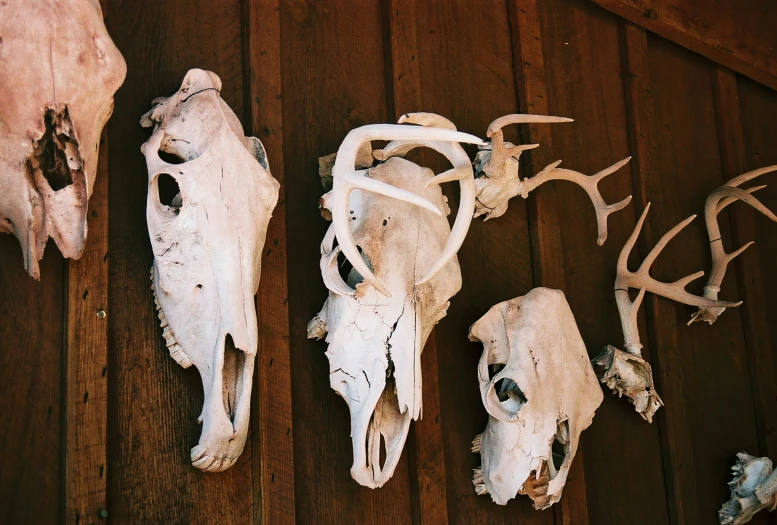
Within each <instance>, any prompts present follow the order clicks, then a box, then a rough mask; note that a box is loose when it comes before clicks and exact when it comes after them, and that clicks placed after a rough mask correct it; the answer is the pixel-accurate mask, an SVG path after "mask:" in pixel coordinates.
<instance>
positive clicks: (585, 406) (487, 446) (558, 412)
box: [469, 288, 604, 509]
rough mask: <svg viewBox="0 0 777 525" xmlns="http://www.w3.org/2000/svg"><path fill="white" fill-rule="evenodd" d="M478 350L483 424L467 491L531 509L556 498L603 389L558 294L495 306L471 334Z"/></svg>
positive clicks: (545, 291)
mask: <svg viewBox="0 0 777 525" xmlns="http://www.w3.org/2000/svg"><path fill="white" fill-rule="evenodd" d="M469 338H470V340H472V341H480V342H482V343H483V355H482V356H481V358H480V362H479V364H478V381H479V383H480V396H481V398H482V400H483V405H484V406H485V407H486V411H487V412H488V415H489V418H488V423H487V424H486V429H485V430H484V431H483V433H482V434H480V435H478V436H477V437H476V438H475V440H474V441H473V443H472V445H473V446H472V451H473V452H479V453H480V456H481V459H482V462H483V463H482V466H481V467H480V468H478V469H475V475H474V477H473V483H474V485H475V490H476V491H477V493H478V494H490V495H491V498H492V499H493V500H494V502H495V503H498V504H500V505H505V504H506V503H507V502H508V500H510V499H512V498H514V497H515V496H516V494H525V495H527V496H529V497H530V498H531V499H532V501H533V502H534V508H535V509H545V508H547V507H549V506H550V505H553V504H554V503H556V502H557V501H558V500H559V499H560V498H561V491H562V490H563V489H564V484H565V483H566V480H567V475H568V473H569V468H570V466H571V464H572V460H573V459H574V457H575V453H576V452H577V447H578V444H579V442H580V434H581V433H582V431H583V430H585V429H586V428H588V426H589V425H590V424H591V422H592V420H593V417H594V412H595V411H596V409H597V408H598V407H599V405H600V404H601V402H602V399H603V397H604V396H603V394H602V389H601V388H600V387H599V383H598V381H597V379H596V374H594V371H593V369H592V368H591V363H590V362H589V360H588V352H587V351H586V347H585V344H584V343H583V339H582V337H581V336H580V332H579V330H578V328H577V324H576V323H575V318H574V316H573V315H572V311H571V310H570V308H569V305H568V304H567V301H566V298H565V297H564V294H563V292H561V291H560V290H552V289H550V288H535V289H533V290H531V291H530V292H529V293H527V294H526V295H525V296H523V297H518V298H516V299H512V300H510V301H505V302H503V303H499V304H497V305H495V306H493V307H492V308H491V309H490V310H489V311H488V312H487V313H486V315H484V316H483V317H481V318H480V319H479V320H478V321H477V322H475V324H473V325H472V326H471V327H470V334H469Z"/></svg>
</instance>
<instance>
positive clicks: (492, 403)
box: [486, 363, 528, 421]
mask: <svg viewBox="0 0 777 525" xmlns="http://www.w3.org/2000/svg"><path fill="white" fill-rule="evenodd" d="M504 367H505V365H504V364H501V363H497V364H491V365H489V366H488V375H489V379H490V385H489V388H488V394H487V404H486V408H487V409H488V411H489V413H490V414H491V415H492V416H494V417H495V418H497V419H500V420H503V421H509V420H511V419H512V418H513V417H514V416H515V414H517V413H518V411H520V410H521V407H523V405H525V404H526V403H527V401H528V399H527V398H526V395H525V394H524V393H523V391H522V390H521V388H520V387H519V386H518V383H517V382H516V381H515V380H514V379H512V378H511V377H507V376H503V377H500V378H498V379H497V377H496V376H497V375H498V374H499V372H500V371H502V369H503V368H504ZM495 379H496V380H495Z"/></svg>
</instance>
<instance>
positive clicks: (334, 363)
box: [308, 114, 480, 488]
mask: <svg viewBox="0 0 777 525" xmlns="http://www.w3.org/2000/svg"><path fill="white" fill-rule="evenodd" d="M430 119H431V120H430ZM400 122H409V123H412V122H418V123H422V124H429V123H431V124H435V123H441V124H445V123H447V121H445V120H444V119H441V118H440V117H436V116H430V115H427V114H419V115H409V116H406V117H404V118H403V119H402V120H401V121H400ZM371 140H395V141H396V142H391V143H390V144H389V145H388V146H387V147H386V148H385V149H384V150H383V151H382V152H376V153H375V156H376V157H377V158H380V159H386V160H385V162H382V163H380V164H378V165H377V166H374V167H370V168H368V169H366V170H356V169H355V159H356V156H357V152H358V151H359V150H360V148H361V147H362V146H363V144H364V143H366V142H369V141H371ZM455 141H461V142H471V143H480V139H478V138H477V137H473V136H471V135H466V134H463V133H458V132H456V131H455V130H452V129H440V128H431V127H430V128H424V127H417V126H397V125H369V126H363V127H361V128H358V129H355V130H353V131H351V132H350V133H349V134H348V136H347V137H346V138H345V140H344V141H343V143H342V145H341V147H340V149H339V151H338V153H337V157H336V160H335V164H334V167H333V190H332V192H331V193H330V194H328V195H326V196H325V197H324V204H325V206H326V207H328V208H329V210H330V211H331V214H332V220H333V223H332V225H331V226H330V228H329V230H328V231H327V233H326V236H325V237H324V240H323V242H322V243H321V273H322V276H323V278H324V283H325V284H326V286H327V288H329V292H330V293H329V298H328V299H327V300H326V302H325V303H324V306H323V308H322V310H321V312H320V313H319V314H318V315H317V316H316V317H315V318H314V319H313V320H311V322H310V323H309V324H308V337H310V338H319V339H320V338H322V337H326V342H327V343H328V344H329V348H328V350H327V353H326V354H327V357H328V358H329V370H330V381H331V385H332V388H333V389H334V390H335V391H336V392H337V393H338V394H339V395H340V396H342V397H343V399H345V401H346V402H347V403H348V408H349V410H350V413H351V438H352V441H353V458H354V459H353V466H352V467H351V475H352V476H353V478H354V479H355V480H356V481H358V482H359V483H360V484H362V485H364V486H367V487H372V488H375V487H380V486H382V485H383V484H384V483H385V482H386V481H387V480H388V479H389V478H391V476H392V474H393V473H394V469H395V468H396V465H397V462H398V461H399V458H400V455H401V453H402V448H403V446H404V443H405V440H406V438H407V433H408V429H409V426H410V421H411V420H412V419H418V418H419V417H420V416H421V361H420V359H421V350H422V349H423V346H424V344H425V342H426V338H427V337H428V336H429V333H430V332H431V330H432V328H433V327H434V325H435V324H436V323H437V322H438V321H439V320H440V319H441V318H442V317H444V316H445V314H446V311H447V308H448V304H449V303H448V299H449V298H450V297H451V296H453V295H454V294H455V293H456V292H458V290H459V289H460V287H461V271H460V269H459V264H458V261H457V259H456V256H455V254H456V251H457V250H458V248H459V246H460V245H461V242H462V241H463V240H464V235H465V234H466V231H467V228H468V226H469V223H470V221H471V217H472V212H473V209H474V182H473V175H472V168H471V165H470V162H469V159H468V157H467V155H466V153H465V152H464V150H463V149H462V148H461V146H460V145H459V144H457V143H456V142H455ZM419 146H426V147H431V148H434V149H436V150H437V151H439V152H440V153H442V154H443V155H445V156H446V157H447V158H448V159H449V160H450V161H451V163H452V164H453V168H452V169H451V170H448V171H446V172H444V173H442V174H440V175H438V176H437V177H434V174H433V173H432V172H431V170H429V169H427V168H423V167H421V166H418V165H417V164H414V163H412V162H410V161H408V160H406V159H404V158H400V157H397V156H395V155H403V154H404V153H406V152H407V151H409V150H410V149H412V148H414V147H419ZM444 180H459V181H460V184H461V188H462V199H461V201H462V205H461V208H462V209H461V210H460V212H459V214H458V216H457V220H456V223H455V225H454V227H453V230H451V227H450V226H449V224H448V221H447V219H446V217H445V215H446V214H447V205H446V201H445V198H444V197H443V195H442V192H441V191H440V188H439V186H438V185H437V184H438V183H439V182H441V181H444ZM441 210H445V211H446V213H445V214H443V213H441ZM335 241H337V243H338V244H337V245H335ZM341 254H342V256H344V257H345V258H347V260H348V262H350V264H351V265H352V269H350V271H348V272H347V275H346V276H345V278H343V277H342V276H341V274H340V271H339V268H338V267H339V265H340V264H341V263H340V262H339V261H338V259H339V258H340V257H341ZM384 454H385V455H384ZM384 458H385V459H384Z"/></svg>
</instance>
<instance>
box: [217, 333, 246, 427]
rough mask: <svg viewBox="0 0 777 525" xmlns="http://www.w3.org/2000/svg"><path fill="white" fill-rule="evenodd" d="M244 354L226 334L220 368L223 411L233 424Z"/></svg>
mask: <svg viewBox="0 0 777 525" xmlns="http://www.w3.org/2000/svg"><path fill="white" fill-rule="evenodd" d="M245 359H246V354H245V352H243V351H242V350H240V349H239V348H237V347H236V346H235V342H234V341H233V340H232V336H231V335H229V334H227V337H226V340H225V341H224V367H223V369H222V374H223V382H222V391H223V400H224V411H225V412H226V413H227V416H228V417H229V420H230V421H232V423H233V424H234V422H235V413H236V410H237V404H238V402H239V401H240V399H239V396H240V391H241V388H242V385H243V365H244V364H245Z"/></svg>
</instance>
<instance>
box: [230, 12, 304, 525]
mask: <svg viewBox="0 0 777 525" xmlns="http://www.w3.org/2000/svg"><path fill="white" fill-rule="evenodd" d="M243 18H244V19H243V27H244V32H243V46H244V56H243V67H244V68H245V71H244V80H245V82H246V87H245V97H246V104H245V106H246V115H247V124H246V133H247V134H251V135H254V136H257V137H259V138H260V140H261V141H262V143H263V144H264V147H265V150H266V151H267V157H268V159H269V162H270V170H271V171H272V174H273V176H274V177H275V178H276V179H277V180H278V182H280V183H281V191H280V195H279V196H278V205H277V207H276V208H275V211H274V214H273V215H274V216H273V219H272V220H271V221H270V225H269V227H268V229H267V241H266V243H265V249H264V253H263V255H262V279H261V282H260V285H259V294H258V296H257V314H258V316H259V352H258V355H257V356H256V359H257V361H256V374H255V378H254V381H255V385H254V391H253V392H254V394H253V399H252V401H251V402H252V407H251V412H252V413H251V421H252V423H251V426H252V435H253V450H254V454H253V461H254V467H253V470H254V523H256V524H259V523H267V524H270V523H272V524H275V523H278V524H281V523H295V505H294V436H293V432H292V415H291V413H292V412H291V411H292V404H291V369H290V362H289V311H288V307H287V303H288V289H287V282H288V281H287V274H286V264H287V263H286V185H285V180H284V176H283V175H284V174H283V168H284V166H283V112H282V102H281V100H282V97H281V33H280V29H281V28H280V6H279V3H278V0H246V1H244V4H243Z"/></svg>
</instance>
